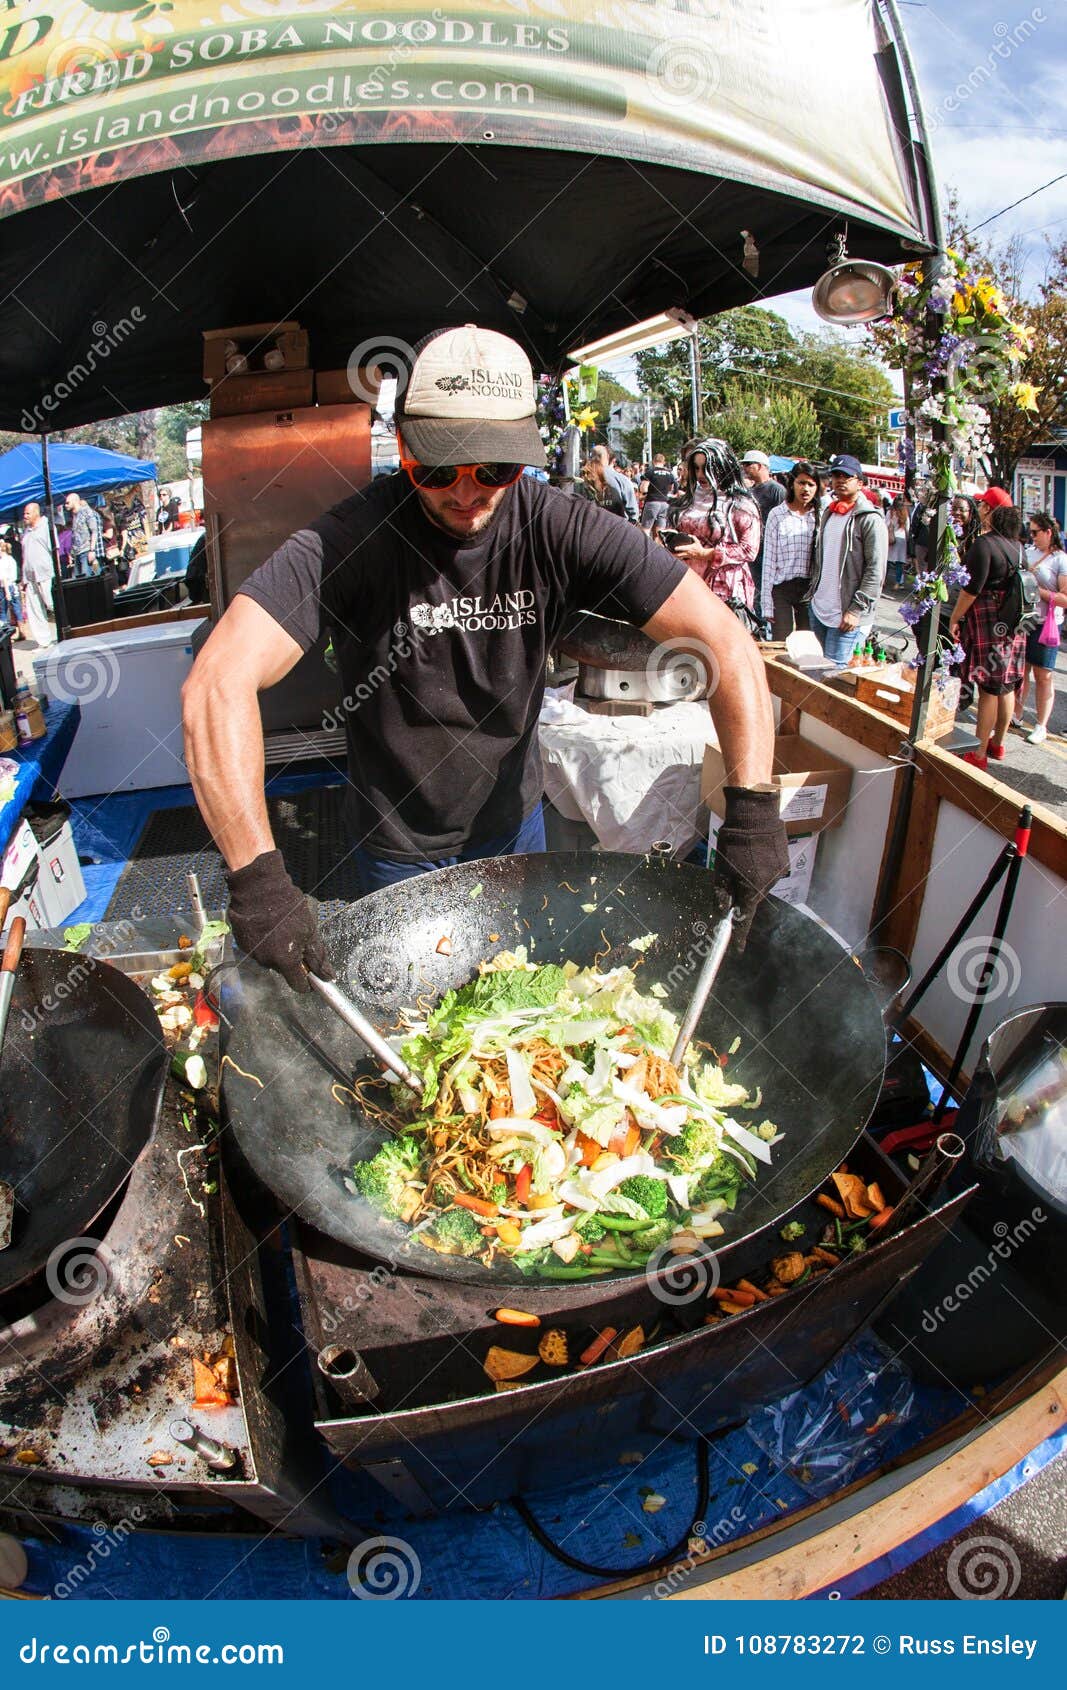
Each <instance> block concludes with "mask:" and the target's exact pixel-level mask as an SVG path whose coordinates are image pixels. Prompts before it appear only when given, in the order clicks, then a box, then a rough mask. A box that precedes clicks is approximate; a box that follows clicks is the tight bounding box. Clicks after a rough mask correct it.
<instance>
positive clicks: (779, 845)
mask: <svg viewBox="0 0 1067 1690" xmlns="http://www.w3.org/2000/svg"><path fill="white" fill-rule="evenodd" d="M723 796H724V797H725V799H726V815H725V816H724V817H723V824H722V826H721V828H720V829H719V836H718V838H717V840H716V841H715V867H714V869H713V871H712V898H713V900H714V904H715V908H716V910H717V912H718V913H719V914H720V915H724V914H725V913H726V911H727V910H728V909H729V908H730V905H731V904H736V906H737V908H738V909H739V910H740V911H741V914H740V917H739V919H738V921H737V924H736V926H735V928H734V937H735V939H736V941H737V949H738V950H739V951H743V950H744V948H745V941H746V940H747V938H748V930H749V927H750V926H751V925H752V917H753V916H754V915H755V913H756V906H757V905H758V904H759V902H760V900H761V899H762V898H763V897H765V896H766V894H767V893H768V892H769V891H770V889H771V887H772V886H774V885H776V884H777V882H778V881H779V880H781V878H782V876H783V875H785V874H788V873H789V852H788V851H787V849H786V843H785V840H786V834H785V823H784V822H783V821H782V818H781V815H780V814H779V809H778V800H779V794H778V793H777V792H753V791H752V790H751V788H749V787H746V786H726V787H723Z"/></svg>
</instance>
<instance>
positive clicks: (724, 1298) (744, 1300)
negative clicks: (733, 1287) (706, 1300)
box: [711, 1285, 756, 1309]
mask: <svg viewBox="0 0 1067 1690" xmlns="http://www.w3.org/2000/svg"><path fill="white" fill-rule="evenodd" d="M711 1294H712V1296H713V1297H714V1298H715V1301H716V1302H717V1303H737V1304H738V1305H739V1306H740V1307H741V1308H743V1309H750V1308H751V1307H752V1305H753V1303H754V1302H755V1301H756V1299H755V1297H754V1296H753V1295H752V1292H751V1291H728V1290H727V1289H726V1288H725V1286H722V1285H717V1286H716V1287H715V1289H714V1291H713V1292H712V1293H711Z"/></svg>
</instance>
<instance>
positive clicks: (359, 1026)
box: [308, 974, 422, 1094]
mask: <svg viewBox="0 0 1067 1690" xmlns="http://www.w3.org/2000/svg"><path fill="white" fill-rule="evenodd" d="M308 979H309V980H310V982H311V984H312V986H313V987H314V989H315V991H316V992H318V994H319V996H320V997H321V998H322V999H323V1000H324V1001H325V1002H326V1003H328V1004H329V1006H330V1008H331V1009H332V1010H333V1012H334V1014H335V1015H339V1016H340V1018H341V1020H342V1021H343V1022H344V1023H345V1025H346V1026H347V1027H350V1028H351V1029H352V1031H353V1033H355V1034H356V1036H357V1037H358V1038H361V1039H362V1040H363V1043H364V1044H365V1045H366V1047H367V1049H368V1050H369V1051H370V1052H371V1053H372V1054H373V1055H374V1056H376V1057H377V1058H378V1061H379V1062H380V1063H381V1064H382V1066H383V1067H384V1068H385V1069H387V1071H388V1072H389V1073H390V1074H393V1075H395V1077H396V1078H397V1079H398V1080H403V1082H404V1084H405V1085H406V1086H408V1087H409V1088H410V1089H411V1090H412V1091H413V1092H415V1093H417V1094H421V1092H422V1081H421V1080H420V1079H419V1077H418V1075H417V1074H415V1073H413V1072H412V1070H411V1069H410V1068H409V1067H408V1065H407V1063H406V1062H402V1061H401V1059H400V1057H399V1056H398V1055H397V1054H396V1051H395V1050H394V1049H393V1048H392V1046H391V1045H390V1044H388V1043H387V1042H386V1040H385V1039H383V1038H382V1035H381V1034H380V1033H379V1031H378V1029H377V1028H376V1027H372V1026H371V1024H370V1022H369V1021H368V1020H367V1017H366V1016H365V1015H364V1014H362V1012H361V1011H360V1010H358V1009H357V1008H356V1006H355V1004H354V1003H353V1002H352V1001H351V999H350V998H346V997H345V994H344V993H343V992H342V991H341V989H340V987H339V986H337V985H335V984H334V982H333V981H332V980H322V979H320V977H319V976H318V975H317V974H309V975H308Z"/></svg>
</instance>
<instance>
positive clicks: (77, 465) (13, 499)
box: [0, 441, 156, 516]
mask: <svg viewBox="0 0 1067 1690" xmlns="http://www.w3.org/2000/svg"><path fill="white" fill-rule="evenodd" d="M48 475H49V479H50V481H51V483H52V497H53V498H54V499H58V498H61V497H62V495H63V494H64V493H99V492H102V491H103V490H104V488H105V487H128V486H130V485H131V483H133V482H135V481H154V480H155V479H156V466H155V464H153V463H147V462H146V461H145V460H144V459H143V458H127V457H126V456H125V455H124V454H123V453H122V452H105V451H104V449H103V447H101V446H72V445H67V444H65V443H64V442H63V441H56V442H55V444H50V445H49V447H48ZM44 496H45V494H44V474H43V471H42V469H41V448H40V446H39V445H36V444H34V445H31V444H30V442H29V441H23V442H22V444H21V445H20V446H12V448H11V450H10V452H5V453H4V455H3V456H2V457H0V512H2V513H3V514H4V515H5V516H6V515H7V514H9V513H12V512H14V513H17V514H19V515H21V513H22V507H23V505H25V504H26V503H27V501H29V500H30V499H33V500H35V501H36V502H37V504H39V505H43V504H44Z"/></svg>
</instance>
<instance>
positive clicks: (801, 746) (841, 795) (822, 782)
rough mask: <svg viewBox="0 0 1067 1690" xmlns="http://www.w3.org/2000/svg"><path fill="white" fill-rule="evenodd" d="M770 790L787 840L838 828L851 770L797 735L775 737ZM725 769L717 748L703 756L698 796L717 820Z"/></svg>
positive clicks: (723, 805) (710, 748)
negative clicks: (775, 796) (774, 788)
mask: <svg viewBox="0 0 1067 1690" xmlns="http://www.w3.org/2000/svg"><path fill="white" fill-rule="evenodd" d="M773 778H774V784H775V786H777V787H778V789H779V792H780V798H779V807H780V809H781V814H782V820H783V821H784V822H785V830H786V832H787V833H788V834H789V835H790V836H791V837H796V836H797V835H799V834H802V833H819V832H821V831H822V829H823V828H826V827H839V826H840V825H841V822H842V820H843V819H844V814H845V810H846V808H847V806H848V800H849V796H850V794H851V792H852V768H851V765H850V764H848V763H843V762H842V761H841V759H840V758H839V757H834V756H832V755H831V753H830V752H829V751H823V750H822V748H821V747H820V746H818V745H813V744H812V743H811V741H810V740H808V739H804V737H803V736H802V735H801V734H779V735H778V736H777V738H776V739H775V742H774V776H773ZM726 784H727V781H726V765H725V763H724V762H723V756H722V752H721V751H720V750H719V748H718V746H717V745H709V746H708V747H707V748H706V749H705V752H704V767H703V770H702V772H701V777H700V796H701V799H702V800H703V802H704V803H705V804H706V805H707V806H708V809H709V810H711V811H712V812H713V814H715V815H719V814H721V812H722V811H723V809H724V808H725V800H724V798H723V787H724V786H725V785H726Z"/></svg>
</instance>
